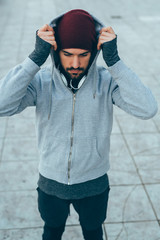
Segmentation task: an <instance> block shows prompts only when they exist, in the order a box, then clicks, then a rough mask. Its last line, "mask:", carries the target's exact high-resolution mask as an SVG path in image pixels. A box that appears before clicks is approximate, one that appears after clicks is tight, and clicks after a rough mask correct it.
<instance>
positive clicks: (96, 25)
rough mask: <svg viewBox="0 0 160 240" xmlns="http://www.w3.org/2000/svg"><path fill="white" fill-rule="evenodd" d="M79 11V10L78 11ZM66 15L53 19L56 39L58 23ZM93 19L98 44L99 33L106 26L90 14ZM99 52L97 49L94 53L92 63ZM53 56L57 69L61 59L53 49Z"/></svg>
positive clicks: (52, 24)
mask: <svg viewBox="0 0 160 240" xmlns="http://www.w3.org/2000/svg"><path fill="white" fill-rule="evenodd" d="M76 10H78V9H76ZM64 14H65V13H63V14H61V15H59V16H58V17H56V18H55V19H53V20H52V21H51V22H50V24H49V25H50V26H51V27H52V28H53V29H54V31H55V37H56V32H57V27H58V23H59V22H60V20H61V19H62V17H63V16H64ZM90 15H91V17H92V18H93V21H94V24H95V30H96V35H97V42H98V38H99V32H100V30H101V29H102V28H103V27H104V25H103V24H102V23H101V22H100V21H99V20H98V19H97V18H96V17H94V16H93V15H92V14H90ZM98 52H99V51H97V49H95V52H93V54H92V55H93V58H92V62H93V60H94V57H95V56H96V54H97V53H98ZM51 55H52V57H53V58H52V60H54V62H53V63H54V64H55V66H56V67H57V65H58V64H59V57H58V56H57V51H54V50H53V49H52V50H51Z"/></svg>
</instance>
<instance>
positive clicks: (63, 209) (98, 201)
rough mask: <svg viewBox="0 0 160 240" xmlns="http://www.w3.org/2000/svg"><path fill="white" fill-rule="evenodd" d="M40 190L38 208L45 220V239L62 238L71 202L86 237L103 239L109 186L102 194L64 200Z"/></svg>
mask: <svg viewBox="0 0 160 240" xmlns="http://www.w3.org/2000/svg"><path fill="white" fill-rule="evenodd" d="M37 190H38V209H39V212H40V214H41V218H42V219H43V221H44V223H45V224H44V232H43V238H42V239H43V240H60V239H61V236H62V234H63V232H64V230H65V223H66V220H67V217H68V215H69V212H70V204H72V205H73V207H74V209H75V210H76V212H77V213H78V215H79V221H80V224H81V227H82V232H83V236H84V239H86V240H102V239H103V231H102V224H103V222H104V220H105V219H106V212H107V203H108V195H109V187H108V188H107V189H106V190H105V191H104V192H103V193H101V194H100V195H96V196H92V197H87V198H83V199H79V200H64V199H60V198H57V197H55V196H51V195H48V194H46V193H44V192H42V191H41V190H40V189H39V188H38V189H37Z"/></svg>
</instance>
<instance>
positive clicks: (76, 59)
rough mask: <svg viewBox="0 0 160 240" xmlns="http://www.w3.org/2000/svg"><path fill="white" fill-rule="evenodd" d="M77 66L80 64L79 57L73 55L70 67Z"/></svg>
mask: <svg viewBox="0 0 160 240" xmlns="http://www.w3.org/2000/svg"><path fill="white" fill-rule="evenodd" d="M79 66H80V63H79V58H78V56H74V57H73V62H72V67H73V68H78V67H79Z"/></svg>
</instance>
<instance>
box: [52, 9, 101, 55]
mask: <svg viewBox="0 0 160 240" xmlns="http://www.w3.org/2000/svg"><path fill="white" fill-rule="evenodd" d="M57 43H58V49H59V50H61V49H66V48H80V49H85V50H89V51H92V50H93V49H94V48H95V47H96V44H97V39H96V31H95V25H94V20H93V18H92V17H91V15H90V14H89V13H88V12H86V11H84V10H81V9H75V10H71V11H69V12H67V13H66V14H64V15H63V17H62V18H61V20H60V22H59V24H58V31H57Z"/></svg>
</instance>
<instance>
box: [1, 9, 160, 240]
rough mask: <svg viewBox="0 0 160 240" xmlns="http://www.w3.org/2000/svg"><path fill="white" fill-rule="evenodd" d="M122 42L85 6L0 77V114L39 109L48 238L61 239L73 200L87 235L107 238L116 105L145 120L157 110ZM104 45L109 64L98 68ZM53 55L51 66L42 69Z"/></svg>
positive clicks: (55, 24)
mask: <svg viewBox="0 0 160 240" xmlns="http://www.w3.org/2000/svg"><path fill="white" fill-rule="evenodd" d="M116 42H117V37H116V34H115V32H114V31H113V29H112V28H111V27H104V26H103V25H102V24H101V23H100V22H99V21H98V20H97V19H96V18H94V17H93V16H91V15H90V14H89V13H88V12H86V11H83V10H78V9H76V10H72V11H69V12H67V13H66V14H64V15H61V16H60V17H58V18H56V19H55V20H53V21H52V22H51V24H50V25H47V24H46V25H44V26H43V27H42V28H40V29H39V31H38V32H37V35H36V44H35V50H34V51H33V52H32V53H31V54H30V55H29V58H27V59H26V60H25V61H24V62H23V63H22V64H20V65H18V66H16V67H15V68H14V69H12V70H11V71H10V72H9V73H8V74H7V75H6V76H5V77H4V79H2V81H0V116H11V115H13V114H17V113H20V112H21V111H23V110H24V109H25V108H26V107H28V106H36V132H37V137H38V147H39V152H40V164H39V173H40V177H39V181H38V188H37V190H38V207H39V211H40V214H41V217H42V219H43V221H44V223H45V224H44V232H43V240H53V239H54V240H55V239H56V240H58V239H61V236H62V234H63V232H64V229H65V223H66V219H67V217H68V214H69V206H70V204H73V207H74V208H75V210H76V211H77V213H78V214H79V221H80V224H81V227H82V232H83V236H84V239H87V240H94V239H95V240H102V239H103V233H102V223H103V222H104V220H105V218H106V210H107V202H108V194H109V181H108V176H107V171H108V169H109V159H108V156H109V146H110V135H111V130H112V118H113V104H115V105H117V106H118V107H120V108H121V109H123V110H124V111H126V112H127V113H129V114H132V115H134V116H136V117H138V118H141V119H149V118H151V117H153V116H154V115H155V114H156V112H157V104H156V101H155V99H154V97H153V95H152V93H151V91H150V90H149V89H148V88H147V87H145V86H144V85H143V84H142V83H141V81H140V80H139V78H138V77H137V76H136V75H135V74H134V73H133V72H132V71H131V70H130V69H128V68H127V66H126V65H125V64H124V63H123V62H122V60H121V59H120V57H119V56H118V51H117V44H116ZM101 49H102V52H103V58H104V61H105V62H106V64H107V66H108V69H106V68H103V67H97V65H96V59H97V57H98V54H99V52H100V50H101ZM49 53H51V56H52V66H51V69H50V68H44V69H41V70H40V66H41V65H42V64H43V63H44V62H45V61H46V59H47V58H48V55H49Z"/></svg>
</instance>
